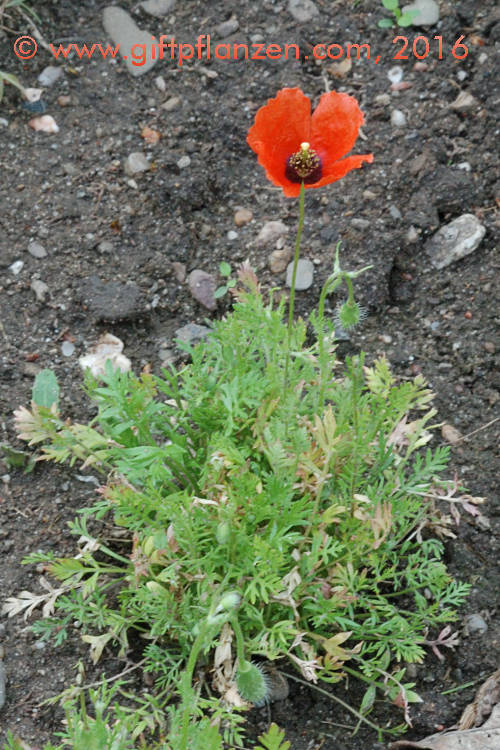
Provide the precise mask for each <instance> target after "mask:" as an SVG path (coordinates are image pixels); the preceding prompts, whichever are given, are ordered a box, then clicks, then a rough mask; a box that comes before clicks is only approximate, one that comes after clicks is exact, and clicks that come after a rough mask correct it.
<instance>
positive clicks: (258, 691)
mask: <svg viewBox="0 0 500 750" xmlns="http://www.w3.org/2000/svg"><path fill="white" fill-rule="evenodd" d="M236 687H237V688H238V692H239V694H240V695H241V697H242V698H243V700H245V701H248V702H249V703H253V704H254V705H255V706H261V705H262V704H263V703H265V702H266V700H268V698H269V695H270V689H269V680H268V678H267V676H266V674H264V672H263V671H262V669H261V668H260V667H259V666H258V665H257V664H252V663H251V662H249V661H245V662H243V663H242V664H241V665H240V666H239V667H238V670H237V672H236Z"/></svg>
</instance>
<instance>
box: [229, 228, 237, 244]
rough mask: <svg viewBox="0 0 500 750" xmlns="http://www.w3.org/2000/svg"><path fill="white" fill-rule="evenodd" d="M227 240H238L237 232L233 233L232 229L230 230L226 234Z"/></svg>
mask: <svg viewBox="0 0 500 750" xmlns="http://www.w3.org/2000/svg"><path fill="white" fill-rule="evenodd" d="M227 238H228V240H230V241H231V242H232V241H233V240H236V239H238V232H235V231H234V229H230V230H229V232H228V233H227Z"/></svg>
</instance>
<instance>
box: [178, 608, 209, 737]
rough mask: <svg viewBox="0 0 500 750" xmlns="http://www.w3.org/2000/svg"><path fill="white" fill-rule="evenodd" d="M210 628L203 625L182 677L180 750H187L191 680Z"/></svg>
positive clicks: (205, 623) (205, 624)
mask: <svg viewBox="0 0 500 750" xmlns="http://www.w3.org/2000/svg"><path fill="white" fill-rule="evenodd" d="M208 628H209V626H208V623H207V622H206V621H205V622H203V623H202V624H201V626H200V632H199V633H198V635H197V636H196V639H195V642H194V643H193V646H192V648H191V653H190V654H189V659H188V663H187V665H186V669H185V670H184V674H183V675H182V678H181V680H182V682H183V687H182V703H183V704H184V711H183V714H182V725H181V741H180V745H179V748H180V750H186V748H187V741H188V730H189V716H190V713H191V705H190V702H189V700H188V697H189V696H188V693H189V692H192V688H191V680H192V678H193V672H194V668H195V666H196V661H197V659H198V654H199V653H200V650H201V647H202V646H203V641H204V639H205V636H206V633H207V630H208Z"/></svg>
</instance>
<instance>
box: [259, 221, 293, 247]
mask: <svg viewBox="0 0 500 750" xmlns="http://www.w3.org/2000/svg"><path fill="white" fill-rule="evenodd" d="M286 234H288V227H287V226H286V224H283V222H282V221H266V223H265V224H264V226H263V227H262V229H261V230H260V232H259V234H258V235H257V237H256V240H255V244H256V246H257V247H266V245H271V244H273V243H274V242H276V240H278V239H279V238H280V237H284V236H285V235H286Z"/></svg>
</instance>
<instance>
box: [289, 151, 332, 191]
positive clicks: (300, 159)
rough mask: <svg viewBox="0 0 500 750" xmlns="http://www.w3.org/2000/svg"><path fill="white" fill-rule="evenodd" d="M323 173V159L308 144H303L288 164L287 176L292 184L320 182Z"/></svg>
mask: <svg viewBox="0 0 500 750" xmlns="http://www.w3.org/2000/svg"><path fill="white" fill-rule="evenodd" d="M322 172H323V167H322V165H321V159H320V158H319V156H318V154H317V153H316V151H314V149H312V148H311V147H310V145H309V144H308V143H301V144H300V149H299V150H298V151H296V153H295V154H292V155H291V156H290V157H288V159H287V162H286V169H285V175H286V177H287V179H289V180H290V182H302V181H303V182H305V183H312V182H318V180H320V179H321V174H322Z"/></svg>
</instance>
